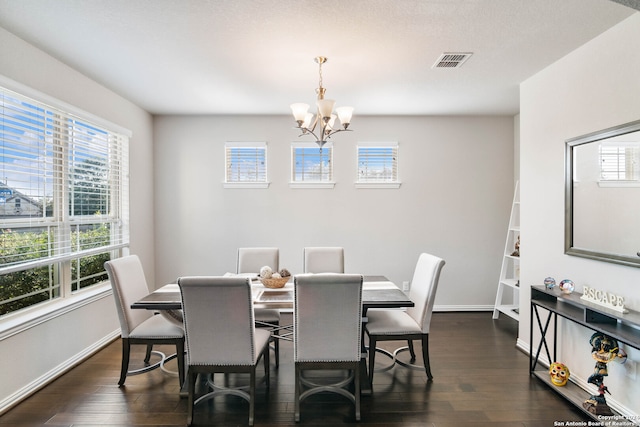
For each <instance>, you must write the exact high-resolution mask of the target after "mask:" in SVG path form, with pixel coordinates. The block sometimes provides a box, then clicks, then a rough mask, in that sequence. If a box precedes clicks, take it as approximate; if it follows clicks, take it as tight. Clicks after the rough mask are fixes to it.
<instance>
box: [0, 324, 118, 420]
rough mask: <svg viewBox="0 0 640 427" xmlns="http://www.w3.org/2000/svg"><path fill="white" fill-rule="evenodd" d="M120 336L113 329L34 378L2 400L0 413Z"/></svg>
mask: <svg viewBox="0 0 640 427" xmlns="http://www.w3.org/2000/svg"><path fill="white" fill-rule="evenodd" d="M118 337H120V329H118V330H116V331H113V332H112V333H110V334H109V335H107V336H105V337H104V338H102V339H101V340H100V341H97V342H95V343H94V344H93V345H92V346H90V347H87V348H85V349H84V350H83V351H82V352H80V353H78V354H76V355H74V356H73V357H71V358H69V359H67V360H66V361H64V362H63V363H61V364H60V365H58V366H56V367H55V368H54V369H52V370H50V371H49V372H47V373H45V374H44V375H41V376H40V377H39V378H37V379H35V380H33V381H32V382H31V383H29V384H27V385H25V386H24V387H22V388H21V389H19V390H17V391H16V392H15V393H13V394H11V395H9V396H7V397H6V398H5V399H4V400H2V401H0V415H2V414H4V413H5V412H6V411H8V410H9V409H11V408H12V407H13V406H15V405H17V404H18V403H20V402H21V401H23V400H24V399H26V398H27V397H29V396H31V395H32V394H34V393H35V392H37V391H38V390H40V389H41V388H43V387H45V386H46V385H47V384H49V383H51V382H52V381H53V380H55V379H57V378H58V377H60V376H61V375H63V374H64V373H66V372H67V371H69V370H70V369H72V368H74V367H75V366H77V365H78V364H80V363H82V362H83V361H85V360H86V359H88V358H89V357H91V356H93V355H94V354H95V353H97V352H98V351H100V350H102V349H103V348H104V347H105V346H106V345H108V344H109V343H111V342H112V341H113V340H114V339H116V338H118Z"/></svg>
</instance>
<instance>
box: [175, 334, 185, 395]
mask: <svg viewBox="0 0 640 427" xmlns="http://www.w3.org/2000/svg"><path fill="white" fill-rule="evenodd" d="M176 354H177V357H178V381H179V382H180V387H182V385H183V384H184V340H180V341H178V342H177V343H176Z"/></svg>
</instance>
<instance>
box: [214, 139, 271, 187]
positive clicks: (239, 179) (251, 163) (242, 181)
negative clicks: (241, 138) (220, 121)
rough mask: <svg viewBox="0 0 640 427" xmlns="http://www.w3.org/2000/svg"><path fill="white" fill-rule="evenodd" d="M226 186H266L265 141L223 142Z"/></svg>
mask: <svg viewBox="0 0 640 427" xmlns="http://www.w3.org/2000/svg"><path fill="white" fill-rule="evenodd" d="M224 183H225V186H226V187H258V188H261V187H267V186H268V181H267V143H266V142H227V143H226V144H225V179H224Z"/></svg>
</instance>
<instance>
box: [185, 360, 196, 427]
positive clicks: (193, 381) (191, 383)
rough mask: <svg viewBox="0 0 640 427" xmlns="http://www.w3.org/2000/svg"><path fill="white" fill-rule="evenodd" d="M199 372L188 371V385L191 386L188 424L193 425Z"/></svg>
mask: <svg viewBox="0 0 640 427" xmlns="http://www.w3.org/2000/svg"><path fill="white" fill-rule="evenodd" d="M197 375H198V374H196V373H194V372H191V371H189V372H188V373H187V377H188V378H187V381H188V382H189V384H188V387H189V399H188V400H189V402H188V405H189V408H188V409H187V425H189V426H190V425H191V424H193V404H194V401H195V393H196V376H197Z"/></svg>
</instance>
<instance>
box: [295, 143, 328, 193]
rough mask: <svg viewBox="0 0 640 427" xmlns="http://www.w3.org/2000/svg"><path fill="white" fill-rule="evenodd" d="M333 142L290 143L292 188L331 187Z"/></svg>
mask: <svg viewBox="0 0 640 427" xmlns="http://www.w3.org/2000/svg"><path fill="white" fill-rule="evenodd" d="M334 185H335V182H334V180H333V144H332V143H330V142H328V143H326V144H325V145H324V146H323V147H322V148H320V147H319V146H318V144H316V143H315V142H294V143H292V144H291V183H290V186H291V187H294V188H304V187H308V188H309V187H310V188H333V186H334Z"/></svg>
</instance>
